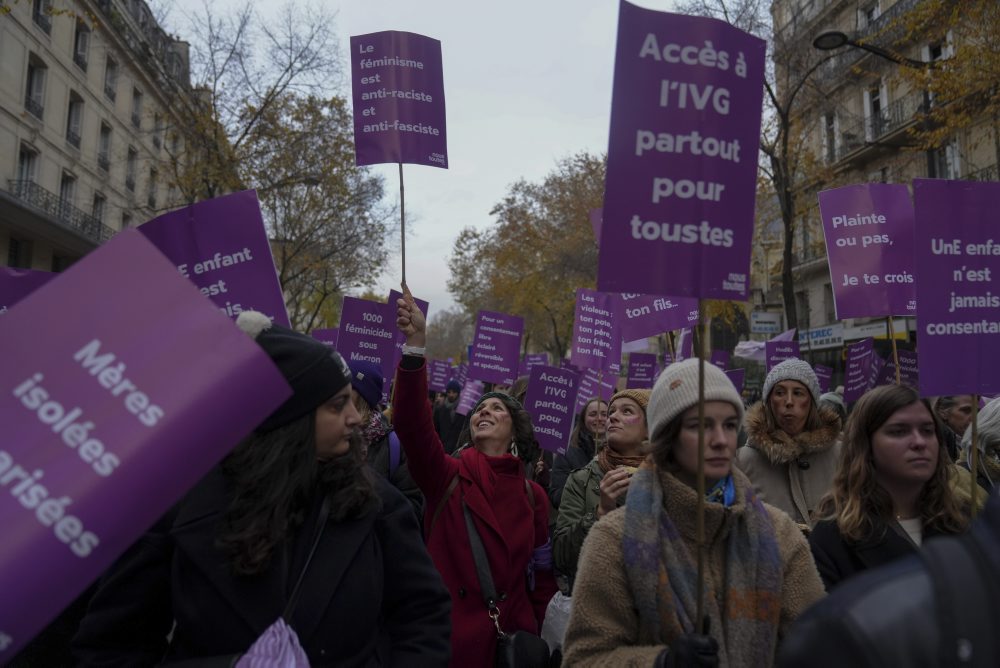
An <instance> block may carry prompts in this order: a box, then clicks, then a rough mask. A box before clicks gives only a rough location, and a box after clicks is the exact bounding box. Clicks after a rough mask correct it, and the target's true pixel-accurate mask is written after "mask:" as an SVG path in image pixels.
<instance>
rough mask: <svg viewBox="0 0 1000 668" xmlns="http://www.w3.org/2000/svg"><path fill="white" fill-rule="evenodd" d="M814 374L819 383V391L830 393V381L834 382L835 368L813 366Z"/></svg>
mask: <svg viewBox="0 0 1000 668" xmlns="http://www.w3.org/2000/svg"><path fill="white" fill-rule="evenodd" d="M813 373H815V374H816V380H818V381H819V391H820V392H829V391H830V381H831V380H833V367H828V366H826V365H823V364H813Z"/></svg>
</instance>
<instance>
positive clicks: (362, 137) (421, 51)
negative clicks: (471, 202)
mask: <svg viewBox="0 0 1000 668" xmlns="http://www.w3.org/2000/svg"><path fill="white" fill-rule="evenodd" d="M441 70H442V68H441V42H439V41H438V40H436V39H432V38H430V37H425V36H424V35H417V34H415V33H412V32H400V31H397V30H387V31H385V32H373V33H369V34H367V35H357V36H355V37H351V91H352V96H353V99H354V145H355V152H356V156H357V164H359V165H374V164H378V163H382V162H400V163H402V162H408V163H412V164H416V165H428V166H430V167H443V168H445V169H447V167H448V141H447V137H446V134H445V113H444V76H443V74H442V71H441Z"/></svg>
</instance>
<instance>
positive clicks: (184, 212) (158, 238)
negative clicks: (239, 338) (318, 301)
mask: <svg viewBox="0 0 1000 668" xmlns="http://www.w3.org/2000/svg"><path fill="white" fill-rule="evenodd" d="M138 229H139V231H140V232H142V233H143V234H144V235H146V238H147V239H149V240H150V241H152V242H153V244H154V245H155V246H156V247H157V248H159V249H160V252H161V253H163V254H164V255H166V256H167V257H168V258H169V259H170V261H171V262H173V263H174V264H175V265H177V270H178V271H179V272H180V273H181V274H182V275H184V276H185V277H187V278H188V279H190V280H191V282H192V283H194V284H195V285H196V286H197V287H198V289H200V290H201V293H202V294H203V295H205V296H206V297H208V298H209V299H211V300H212V301H213V302H214V303H215V305H216V306H217V307H219V310H220V311H222V312H223V313H225V314H226V315H228V316H229V317H231V318H233V319H236V317H237V316H238V315H239V314H240V313H241V312H243V311H247V310H251V309H252V310H254V311H260V312H261V313H263V314H264V315H267V316H269V317H270V318H271V319H272V320H274V321H275V322H277V323H280V324H282V325H285V326H286V327H287V326H289V325H288V313H287V311H286V310H285V300H284V297H282V294H281V285H280V284H279V283H278V272H277V270H275V268H274V258H272V257H271V246H270V243H269V242H268V239H267V230H265V229H264V219H263V218H261V215H260V204H258V203H257V193H256V192H254V191H253V190H245V191H243V192H238V193H233V194H231V195H225V196H223V197H216V198H215V199H210V200H206V201H204V202H198V203H197V204H192V205H191V206H187V207H184V208H183V209H177V210H176V211H171V212H170V213H166V214H163V215H162V216H159V217H158V218H154V219H153V220H151V221H149V222H148V223H145V224H143V225H141V226H140V227H139V228H138Z"/></svg>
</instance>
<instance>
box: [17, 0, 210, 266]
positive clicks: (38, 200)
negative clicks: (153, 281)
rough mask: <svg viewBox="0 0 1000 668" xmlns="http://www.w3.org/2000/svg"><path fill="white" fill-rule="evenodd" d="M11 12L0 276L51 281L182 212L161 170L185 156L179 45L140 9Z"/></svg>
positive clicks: (77, 5)
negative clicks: (7, 270)
mask: <svg viewBox="0 0 1000 668" xmlns="http://www.w3.org/2000/svg"><path fill="white" fill-rule="evenodd" d="M10 9H11V11H10V12H9V13H8V14H7V15H5V16H0V266H3V265H7V266H12V267H20V268H27V269H36V270H43V271H61V270H62V269H64V268H65V267H67V266H68V265H69V264H71V263H72V262H74V261H75V260H77V259H79V258H80V257H82V256H83V255H85V254H86V253H88V252H89V251H91V250H93V249H94V248H96V247H97V246H98V245H99V244H101V243H103V242H104V241H107V240H108V239H109V238H110V237H111V236H112V235H113V234H115V233H116V232H118V231H119V230H120V229H122V228H125V227H132V226H136V225H139V224H141V223H143V222H145V221H146V220H148V219H149V218H152V217H154V216H156V215H159V214H160V213H162V212H164V211H166V210H168V209H170V208H174V207H176V206H179V205H180V204H182V203H183V202H182V201H181V197H180V195H179V194H178V192H177V190H176V189H175V188H174V187H173V186H172V185H171V183H172V179H171V175H172V170H171V168H170V164H171V160H172V159H178V158H181V159H182V156H183V153H184V138H183V133H182V132H181V131H180V128H181V127H182V126H181V116H182V114H181V112H180V111H179V110H180V109H183V108H184V105H181V104H179V102H181V101H188V100H190V99H191V96H192V92H191V86H190V79H189V61H188V45H187V43H186V42H183V41H180V40H177V39H175V38H173V37H171V36H169V35H167V33H166V32H165V31H164V30H163V29H162V28H160V26H159V25H158V24H157V22H156V21H155V20H154V18H153V15H152V13H151V11H150V9H149V7H148V6H147V5H146V4H145V2H143V0H93V1H90V0H71V1H69V2H65V3H60V5H59V7H58V9H57V10H56V11H53V10H52V0H32V1H27V0H25V1H22V2H18V3H13V4H10ZM189 108H190V107H189Z"/></svg>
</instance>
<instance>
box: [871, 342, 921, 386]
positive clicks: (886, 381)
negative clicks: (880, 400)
mask: <svg viewBox="0 0 1000 668" xmlns="http://www.w3.org/2000/svg"><path fill="white" fill-rule="evenodd" d="M896 354H897V355H898V356H899V382H900V383H902V384H903V385H909V386H910V387H917V386H918V385H917V383H918V382H919V380H920V373H919V371H918V369H917V353H916V352H915V351H913V350H899V351H897V353H896ZM895 384H896V362H895V361H894V360H893V359H892V355H889V357H887V358H886V360H885V365H884V366H883V367H882V369H881V370H880V371H879V374H878V380H876V381H875V387H879V386H881V385H895Z"/></svg>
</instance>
